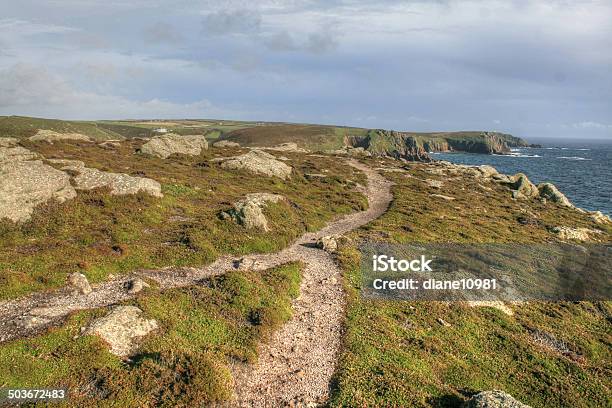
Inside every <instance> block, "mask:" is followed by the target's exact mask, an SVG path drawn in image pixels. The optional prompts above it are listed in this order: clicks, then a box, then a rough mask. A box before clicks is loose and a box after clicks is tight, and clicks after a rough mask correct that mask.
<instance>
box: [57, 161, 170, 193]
mask: <svg viewBox="0 0 612 408" xmlns="http://www.w3.org/2000/svg"><path fill="white" fill-rule="evenodd" d="M49 162H51V163H54V164H63V165H64V166H63V167H62V170H67V171H72V172H74V173H76V176H74V177H73V179H72V180H73V182H74V186H75V188H76V189H77V190H93V189H94V188H99V187H108V188H110V190H111V194H113V195H125V194H136V193H138V192H140V191H142V192H145V193H147V194H150V195H152V196H154V197H163V194H162V192H161V184H159V183H158V182H157V181H155V180H152V179H150V178H145V177H133V176H130V175H128V174H124V173H109V172H105V171H100V170H98V169H92V168H89V167H85V164H84V163H83V162H81V161H78V160H53V159H52V160H49Z"/></svg>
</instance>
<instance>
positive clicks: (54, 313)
mask: <svg viewBox="0 0 612 408" xmlns="http://www.w3.org/2000/svg"><path fill="white" fill-rule="evenodd" d="M348 164H349V165H351V166H353V167H355V168H357V169H359V170H361V171H363V172H364V173H365V175H366V176H367V179H368V185H367V187H365V188H364V193H365V194H366V196H367V198H368V201H369V207H368V209H367V210H366V211H361V212H357V213H353V214H350V215H347V216H345V217H343V218H341V219H339V220H336V221H333V222H331V223H329V224H328V225H327V226H326V227H325V228H323V229H321V230H320V231H317V232H314V233H306V234H304V235H302V236H301V237H300V238H298V239H297V240H296V241H295V242H294V243H293V244H292V245H291V246H289V247H287V248H286V249H284V250H282V251H280V252H276V253H273V254H261V255H252V256H248V259H249V260H251V261H253V262H254V263H253V267H252V268H251V269H255V270H264V269H268V268H271V267H275V266H278V265H281V264H284V263H287V262H292V261H302V262H303V263H304V265H305V268H304V271H303V278H302V284H301V287H300V289H301V292H300V296H299V297H298V298H297V299H296V300H295V301H294V303H293V311H294V313H293V316H292V318H291V320H290V321H289V322H287V323H286V324H285V325H284V326H283V328H281V329H280V330H278V331H277V332H276V333H275V334H274V335H273V337H272V339H271V341H270V342H269V343H268V344H265V345H262V346H261V349H260V358H259V361H258V363H257V364H255V365H245V364H238V363H237V364H235V365H234V367H233V372H234V377H235V385H236V387H235V394H236V395H235V396H236V402H237V403H238V404H239V405H240V406H256V407H262V406H275V407H276V406H283V405H290V406H306V405H309V404H311V403H321V402H324V401H325V400H326V399H327V397H328V395H329V382H330V378H331V376H332V374H333V371H334V367H335V362H336V356H337V354H338V350H339V347H340V340H341V335H342V319H343V314H344V313H343V310H344V306H345V296H344V292H343V289H342V283H341V279H340V278H341V271H340V268H339V267H338V266H337V265H336V263H335V261H334V259H333V257H332V255H330V254H329V253H327V252H325V251H323V250H321V249H318V248H316V247H315V246H314V244H315V243H316V241H317V240H318V239H319V238H321V237H324V236H327V235H341V234H344V233H346V232H348V231H351V230H353V229H356V228H358V227H360V226H362V225H365V224H367V223H368V222H370V221H372V220H374V219H376V218H378V217H379V216H380V215H382V214H383V213H384V212H385V211H386V210H387V208H388V206H389V204H390V202H391V199H392V194H391V188H390V187H391V183H390V182H389V181H388V180H386V179H385V178H384V177H383V176H381V175H380V174H379V173H377V172H376V171H375V170H373V169H371V168H370V167H368V166H366V165H364V164H361V163H359V162H357V161H354V160H349V161H348ZM235 260H236V258H235V257H229V256H225V257H221V258H219V259H218V260H217V261H215V262H213V263H212V264H210V265H208V266H206V267H204V268H182V269H176V268H166V269H161V270H155V271H139V272H138V276H141V277H147V278H152V279H154V280H156V281H157V282H158V283H159V285H160V288H161V289H165V288H172V287H180V286H188V285H193V284H196V283H198V281H200V280H202V279H205V278H208V277H211V276H214V275H221V274H223V273H225V272H227V271H229V270H232V269H234V268H235V267H236V266H235ZM133 277H134V276H131V277H121V278H117V279H115V280H112V281H107V282H103V283H100V284H97V285H94V286H93V291H92V292H91V293H90V294H88V295H79V296H75V295H74V294H73V293H72V291H71V290H70V289H69V288H63V289H59V290H55V291H51V292H42V293H36V294H32V295H29V296H27V297H24V298H21V299H16V300H10V301H6V302H2V303H0V343H2V342H6V341H10V340H14V339H17V338H21V337H25V336H31V335H34V334H36V333H39V332H40V331H42V330H44V329H45V328H47V327H49V326H52V325H57V324H61V322H63V320H64V319H65V317H66V316H67V315H68V314H69V313H71V312H74V311H77V310H83V309H91V308H99V307H103V306H108V305H111V304H114V303H117V302H121V301H124V300H126V299H129V298H131V297H133V295H130V294H128V293H127V291H126V290H125V289H124V286H125V284H126V283H127V282H128V281H129V280H130V279H133Z"/></svg>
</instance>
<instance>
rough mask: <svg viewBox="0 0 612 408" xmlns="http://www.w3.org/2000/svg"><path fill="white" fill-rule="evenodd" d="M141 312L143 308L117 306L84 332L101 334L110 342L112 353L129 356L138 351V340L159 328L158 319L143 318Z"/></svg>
mask: <svg viewBox="0 0 612 408" xmlns="http://www.w3.org/2000/svg"><path fill="white" fill-rule="evenodd" d="M141 314H142V310H140V309H139V308H137V307H135V306H116V307H114V308H113V309H112V310H111V312H110V313H109V314H108V315H106V316H104V317H102V318H100V319H97V320H96V321H94V322H93V323H92V324H91V325H90V326H89V327H88V328H87V329H86V330H85V332H84V334H91V335H97V336H100V337H101V338H102V339H103V340H104V341H106V342H107V343H108V344H109V346H110V351H111V353H113V354H115V355H117V356H120V357H129V356H130V355H132V354H133V353H134V352H135V351H136V349H137V347H138V345H137V341H138V340H139V339H140V338H142V337H144V336H146V335H147V334H149V333H150V332H152V331H153V330H155V329H157V328H158V323H157V321H155V320H147V319H143V318H142V317H141V316H140V315H141Z"/></svg>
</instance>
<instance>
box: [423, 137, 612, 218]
mask: <svg viewBox="0 0 612 408" xmlns="http://www.w3.org/2000/svg"><path fill="white" fill-rule="evenodd" d="M529 142H530V143H538V144H541V145H542V148H518V149H513V151H512V154H511V155H484V154H474V153H433V154H432V157H433V158H435V159H438V160H447V161H450V162H453V163H459V164H469V165H481V164H489V165H491V166H493V167H495V168H496V169H497V170H498V171H499V172H500V173H506V174H516V173H519V172H522V173H525V174H526V175H527V177H529V179H530V180H531V181H532V182H534V183H536V184H537V183H543V182H550V183H553V184H555V185H556V186H557V188H558V189H559V190H560V191H561V192H562V193H564V194H565V195H566V196H567V198H569V200H570V201H571V202H572V203H574V205H576V206H578V207H581V208H584V209H585V210H591V211H594V210H598V211H601V212H603V213H604V214H608V215H611V216H612V140H583V141H568V140H561V139H557V140H552V139H542V140H529Z"/></svg>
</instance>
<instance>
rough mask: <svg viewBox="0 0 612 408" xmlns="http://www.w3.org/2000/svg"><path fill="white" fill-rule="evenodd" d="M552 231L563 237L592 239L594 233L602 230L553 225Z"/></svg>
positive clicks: (596, 233) (579, 239) (582, 239)
mask: <svg viewBox="0 0 612 408" xmlns="http://www.w3.org/2000/svg"><path fill="white" fill-rule="evenodd" d="M551 231H552V232H553V233H554V234H557V235H558V236H559V238H561V239H573V240H576V241H590V240H591V239H592V237H593V235H598V234H601V231H599V230H596V229H590V228H583V227H581V228H571V227H566V226H558V227H553V228H552V229H551Z"/></svg>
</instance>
